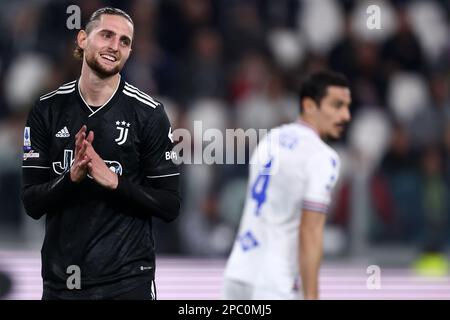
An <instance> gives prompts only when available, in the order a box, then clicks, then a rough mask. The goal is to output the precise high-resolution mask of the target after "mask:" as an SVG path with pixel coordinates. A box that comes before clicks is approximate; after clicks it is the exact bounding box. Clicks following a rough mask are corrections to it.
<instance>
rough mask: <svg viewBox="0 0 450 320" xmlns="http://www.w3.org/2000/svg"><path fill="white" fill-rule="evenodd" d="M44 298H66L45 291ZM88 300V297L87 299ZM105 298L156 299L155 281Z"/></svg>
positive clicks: (146, 282)
mask: <svg viewBox="0 0 450 320" xmlns="http://www.w3.org/2000/svg"><path fill="white" fill-rule="evenodd" d="M42 300H64V299H62V298H60V297H58V296H57V295H55V294H53V293H51V292H48V291H45V290H44V292H43V294H42ZM86 300H88V298H87V299H86ZM105 300H156V286H155V281H154V280H152V281H145V282H144V283H142V284H140V285H139V286H137V287H136V288H134V289H132V290H130V291H128V292H126V293H123V294H121V295H119V296H116V297H113V298H110V299H105Z"/></svg>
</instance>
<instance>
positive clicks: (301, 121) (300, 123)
mask: <svg viewBox="0 0 450 320" xmlns="http://www.w3.org/2000/svg"><path fill="white" fill-rule="evenodd" d="M297 123H298V124H299V125H301V126H303V127H307V128H309V129H311V130H312V131H314V133H315V134H316V135H317V136H319V131H317V129H316V128H314V127H313V126H312V125H310V124H309V123H307V122H306V121H303V120H297Z"/></svg>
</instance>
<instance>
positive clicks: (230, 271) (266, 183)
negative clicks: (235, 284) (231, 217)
mask: <svg viewBox="0 0 450 320" xmlns="http://www.w3.org/2000/svg"><path fill="white" fill-rule="evenodd" d="M251 163H252V164H251V165H250V170H249V171H250V172H249V183H248V188H247V196H246V202H245V206H244V211H243V215H242V218H241V223H240V227H239V231H238V234H237V236H236V241H235V243H234V246H233V250H232V252H231V256H230V258H229V260H228V263H227V266H226V269H225V277H226V278H228V279H235V280H239V281H243V282H246V283H250V284H252V285H253V286H255V287H259V288H267V290H277V291H279V292H283V293H290V292H292V291H293V290H298V286H297V281H298V279H299V254H298V252H299V249H298V248H299V226H300V218H301V214H302V210H310V211H316V212H320V213H324V214H325V213H326V212H327V209H328V206H329V204H330V200H331V192H332V190H333V188H334V186H335V184H336V182H337V179H338V175H339V167H340V163H339V157H338V155H337V153H336V152H335V151H334V150H333V149H331V148H330V147H329V146H328V145H327V144H326V143H324V142H323V141H322V140H321V138H320V137H319V135H318V134H317V132H316V131H315V130H314V129H313V128H311V127H309V126H308V125H307V124H306V123H304V122H295V123H291V124H287V125H283V126H280V127H277V128H274V129H273V130H271V131H270V133H269V134H268V135H267V136H266V137H265V138H264V139H263V140H262V141H261V142H260V144H259V145H258V147H257V148H256V149H255V151H254V153H253V154H252V158H251Z"/></svg>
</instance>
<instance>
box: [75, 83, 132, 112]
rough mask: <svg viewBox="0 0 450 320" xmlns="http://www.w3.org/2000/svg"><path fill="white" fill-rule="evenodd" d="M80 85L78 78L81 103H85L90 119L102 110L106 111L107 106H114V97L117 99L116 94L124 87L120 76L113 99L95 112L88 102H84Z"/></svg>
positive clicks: (110, 98)
mask: <svg viewBox="0 0 450 320" xmlns="http://www.w3.org/2000/svg"><path fill="white" fill-rule="evenodd" d="M79 84H80V79H79V78H78V81H77V91H78V96H79V97H80V99H81V101H82V102H83V104H84V105H85V106H86V108H87V110H88V112H89V113H90V114H89V116H88V117H92V116H93V115H94V114H96V113H98V112H99V111H100V110H103V109H106V107H107V106H109V105H112V102H113V100H114V97H116V94H117V92H118V91H119V88H120V87H122V86H123V81H122V77H121V76H120V74H119V82H118V84H117V87H116V90H114V92H113V94H112V95H111V97H109V99H108V100H106V102H105V103H104V104H103V105H102V106H100V107H98V108H96V109H95V110H94V109H92V108H91V107H90V106H89V104H88V103H87V102H86V100H84V98H83V95H82V94H81V91H80V85H79Z"/></svg>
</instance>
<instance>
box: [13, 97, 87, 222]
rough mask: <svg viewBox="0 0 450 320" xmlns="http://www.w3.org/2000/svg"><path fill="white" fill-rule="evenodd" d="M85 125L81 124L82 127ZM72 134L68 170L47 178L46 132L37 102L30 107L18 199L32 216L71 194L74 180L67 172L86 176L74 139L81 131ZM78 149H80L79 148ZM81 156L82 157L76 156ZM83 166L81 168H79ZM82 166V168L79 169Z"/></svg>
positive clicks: (59, 205) (55, 206) (56, 206)
mask: <svg viewBox="0 0 450 320" xmlns="http://www.w3.org/2000/svg"><path fill="white" fill-rule="evenodd" d="M84 128H85V127H84ZM82 131H83V129H80V132H79V133H78V134H77V135H76V137H77V146H76V150H75V155H76V156H75V162H74V165H73V166H72V169H71V171H69V169H67V170H66V171H65V172H64V173H63V174H62V175H61V176H59V177H56V178H54V179H51V176H50V170H51V167H50V161H49V154H48V153H49V151H48V150H49V147H48V146H49V145H50V135H49V134H48V133H47V125H46V124H45V121H44V117H43V115H42V111H41V110H40V109H39V104H37V105H36V106H35V107H33V109H32V110H31V111H30V114H29V116H28V119H27V124H26V127H25V130H24V157H23V164H22V201H23V204H24V207H25V211H26V213H27V214H28V215H29V216H30V217H32V218H33V219H36V220H37V219H40V218H41V217H42V216H43V215H44V214H46V213H48V212H53V211H56V210H58V209H59V208H62V207H63V206H64V204H65V203H66V202H67V201H68V199H70V197H72V196H73V194H74V191H75V190H74V188H75V183H74V182H73V179H71V173H72V172H74V173H75V176H76V177H77V179H78V180H79V181H81V180H82V179H83V178H84V176H86V172H87V171H86V170H87V168H86V167H85V166H86V163H87V161H88V160H89V159H87V158H84V154H83V152H84V151H85V148H86V146H85V148H84V151H83V149H82V148H81V145H80V146H79V145H78V141H81V138H83V139H84V135H82V134H81V132H82ZM80 149H82V150H81V151H80ZM82 158H84V160H79V159H82ZM83 168H84V169H83ZM80 170H81V171H83V170H84V176H83V172H81V173H80V172H79V171H80Z"/></svg>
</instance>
